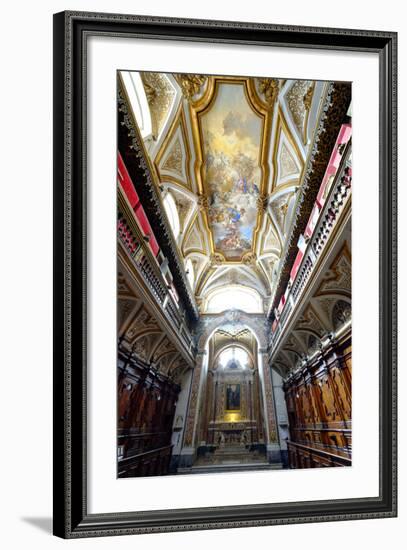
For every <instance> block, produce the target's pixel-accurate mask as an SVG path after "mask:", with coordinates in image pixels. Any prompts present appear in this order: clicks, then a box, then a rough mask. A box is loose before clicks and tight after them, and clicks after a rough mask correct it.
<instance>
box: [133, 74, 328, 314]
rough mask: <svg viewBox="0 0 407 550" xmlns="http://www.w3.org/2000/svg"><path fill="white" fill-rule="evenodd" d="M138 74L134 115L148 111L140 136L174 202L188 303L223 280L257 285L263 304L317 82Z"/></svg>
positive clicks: (320, 91) (289, 213) (204, 302)
mask: <svg viewBox="0 0 407 550" xmlns="http://www.w3.org/2000/svg"><path fill="white" fill-rule="evenodd" d="M129 74H137V73H129ZM138 74H140V75H141V78H138V80H137V79H136V78H135V79H134V88H135V89H136V93H137V94H138V95H140V96H143V95H144V97H143V98H142V101H139V104H140V105H144V106H146V109H147V110H145V111H144V112H143V113H142V119H141V120H140V121H138V124H139V126H140V124H142V125H143V124H144V122H148V121H149V117H150V118H151V121H150V126H151V128H152V133H151V135H150V136H144V137H143V139H144V145H145V148H146V152H147V153H148V155H149V158H150V160H151V165H152V167H153V172H154V176H155V177H154V180H155V183H156V185H157V188H158V189H159V191H160V193H161V197H162V199H163V200H164V198H165V196H166V195H167V194H171V195H172V198H173V199H174V203H175V204H176V207H177V210H178V216H179V222H180V224H179V225H180V233H179V235H178V236H177V238H176V241H177V242H176V244H177V245H178V248H179V251H180V254H181V256H182V257H183V258H184V260H185V262H187V261H188V265H189V268H188V270H189V275H190V276H191V277H190V281H191V283H190V285H191V289H192V291H193V292H194V294H195V298H196V302H197V305H198V308H199V309H200V311H201V312H207V308H208V303H209V300H210V296H211V295H212V294H213V293H215V292H216V291H217V289H219V288H220V287H225V286H227V285H231V284H233V285H241V286H245V287H249V288H251V289H253V290H255V291H256V292H258V293H259V295H260V297H261V299H262V303H263V306H264V308H265V310H266V309H267V307H268V304H269V303H270V299H271V297H272V295H273V289H274V286H275V284H276V281H277V280H278V273H279V269H280V258H281V256H282V255H283V254H284V250H285V242H286V240H287V237H288V235H289V232H290V228H291V224H292V220H293V217H294V213H295V209H296V203H297V197H298V190H299V188H300V186H301V184H302V176H303V168H304V165H305V161H306V159H307V157H308V155H309V153H310V150H311V146H312V143H313V135H314V132H315V129H316V128H317V127H318V124H319V121H320V117H321V113H322V107H321V106H322V104H323V102H324V101H325V97H326V93H327V84H325V83H323V82H312V81H297V80H284V79H278V78H271V77H268V78H251V77H237V76H208V75H206V76H205V75H193V74H171V73H138ZM138 108H139V106H138V105H135V109H134V110H135V111H137V109H138ZM147 126H148V124H146V127H147Z"/></svg>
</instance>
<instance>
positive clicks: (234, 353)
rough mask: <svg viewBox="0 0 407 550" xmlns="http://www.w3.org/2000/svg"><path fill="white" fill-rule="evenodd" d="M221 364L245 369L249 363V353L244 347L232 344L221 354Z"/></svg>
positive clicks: (221, 365) (228, 367)
mask: <svg viewBox="0 0 407 550" xmlns="http://www.w3.org/2000/svg"><path fill="white" fill-rule="evenodd" d="M218 361H219V365H220V367H221V368H226V369H239V368H240V369H244V368H246V367H247V365H248V364H249V354H248V353H247V351H245V350H244V349H242V348H238V347H236V346H231V347H230V348H226V349H225V350H223V351H222V353H221V354H220V355H219V359H218Z"/></svg>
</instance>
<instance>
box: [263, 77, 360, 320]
mask: <svg viewBox="0 0 407 550" xmlns="http://www.w3.org/2000/svg"><path fill="white" fill-rule="evenodd" d="M350 100H351V85H350V83H347V82H334V83H331V84H330V86H329V89H328V92H327V96H326V99H325V104H324V107H323V113H322V116H321V120H320V123H319V127H318V129H317V131H316V133H315V138H314V143H313V147H312V151H311V153H310V155H309V158H308V160H307V165H306V167H305V170H304V176H303V182H302V184H301V186H300V190H299V196H298V199H297V207H296V211H295V213H294V219H293V222H292V225H291V229H290V234H289V236H288V237H287V241H286V246H285V250H286V252H285V255H284V258H283V261H282V264H281V267H280V272H279V276H278V280H277V284H276V287H275V289H276V290H275V292H274V296H273V299H272V301H271V303H270V309H269V313H268V316H269V318H270V319H272V317H273V311H274V309H275V308H276V307H277V306H278V303H279V301H280V298H281V296H282V295H283V293H284V291H285V289H286V286H287V284H288V281H289V278H290V271H291V268H292V266H293V264H294V261H295V257H296V255H297V252H298V247H297V243H298V239H299V237H300V235H301V234H302V233H303V232H304V231H305V228H306V226H307V223H308V220H309V217H310V215H311V212H312V209H313V207H314V204H315V201H316V198H317V196H318V192H319V188H320V185H321V182H322V180H323V177H324V174H325V170H326V168H327V166H328V162H329V159H330V156H331V153H332V149H333V147H334V145H335V141H336V139H337V136H338V133H339V130H340V127H341V124H342V123H343V121H344V118H345V115H346V112H347V110H348V107H349V104H350Z"/></svg>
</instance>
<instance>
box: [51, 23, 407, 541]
mask: <svg viewBox="0 0 407 550" xmlns="http://www.w3.org/2000/svg"><path fill="white" fill-rule="evenodd" d="M92 36H108V37H112V38H114V37H116V38H117V39H123V38H126V37H137V38H142V39H146V40H149V39H151V38H153V39H155V40H177V41H180V42H182V43H187V42H189V43H194V42H195V43H202V42H205V43H209V44H211V43H212V44H215V43H217V44H219V43H220V44H237V45H240V46H242V47H244V46H248V45H251V44H255V45H257V46H267V47H270V48H273V47H286V48H297V49H308V50H310V51H317V50H327V51H328V50H329V51H332V50H336V51H346V52H350V53H353V52H354V53H357V52H370V53H373V54H376V55H377V56H378V60H379V86H380V89H379V112H378V113H377V116H378V117H379V141H380V143H379V159H378V160H379V191H380V198H379V208H380V211H379V232H380V236H379V240H380V251H379V265H380V296H378V297H377V298H378V301H379V324H380V328H379V378H380V383H379V386H380V387H379V408H380V412H379V415H380V420H381V421H380V426H379V496H377V497H363V496H361V497H359V498H349V499H337V500H335V499H332V500H331V499H329V500H322V501H321V500H316V501H299V502H284V503H269V504H267V503H264V504H243V505H233V506H217V505H216V503H214V504H213V506H210V507H200V508H178V509H177V508H176V509H161V510H144V511H138V512H132V511H131V510H129V511H126V512H118V511H115V510H111V511H109V512H108V513H103V514H102V513H100V514H94V513H89V512H88V470H87V466H88V464H87V445H88V443H87V437H88V433H87V414H88V402H87V390H88V380H87V353H88V352H89V350H88V348H87V331H88V326H87V307H88V305H87V292H88V280H87V254H88V248H87V211H88V206H89V205H88V204H87V186H86V169H87V148H86V145H87V133H86V116H87V113H86V99H87V84H88V82H87V77H88V75H87V40H88V39H89V37H92ZM396 56H397V35H396V33H393V32H377V31H364V30H350V29H331V28H312V27H296V26H282V25H273V24H270V25H265V24H256V23H238V22H229V21H209V20H206V21H203V20H188V19H171V18H161V17H146V16H136V15H119V14H102V13H86V12H62V13H58V14H55V15H54V534H55V535H57V536H59V537H63V538H76V537H94V536H105V535H120V534H141V533H154V532H165V531H181V530H197V529H215V528H227V527H248V526H262V525H276V524H289V523H300V522H321V521H333V520H348V519H349V520H351V519H367V518H384V517H394V516H395V515H396V514H397V441H396V437H397V430H396V415H397V411H396V406H397V401H396V400H397V396H396V366H397V364H396V362H397V351H396V345H397V334H396V328H397V327H396V316H397V310H396V303H397V265H396V261H397V241H396V239H397V234H396V182H397V171H396V161H397V149H396V146H397V144H396V140H397V126H396V117H397V104H396V101H397V65H396V63H397V61H396V59H397V57H396ZM112 368H113V365H112ZM239 403H240V402H239Z"/></svg>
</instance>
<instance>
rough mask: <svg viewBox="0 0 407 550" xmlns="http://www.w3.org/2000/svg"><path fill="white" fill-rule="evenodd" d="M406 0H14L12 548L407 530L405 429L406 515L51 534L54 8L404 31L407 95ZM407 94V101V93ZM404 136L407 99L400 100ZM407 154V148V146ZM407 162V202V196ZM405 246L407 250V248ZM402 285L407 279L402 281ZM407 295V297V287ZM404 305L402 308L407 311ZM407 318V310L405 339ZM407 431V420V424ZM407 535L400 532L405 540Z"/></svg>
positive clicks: (239, 541)
mask: <svg viewBox="0 0 407 550" xmlns="http://www.w3.org/2000/svg"><path fill="white" fill-rule="evenodd" d="M403 4H404V3H403V2H401V1H400V2H397V1H395V0H390V1H389V2H386V3H385V4H383V2H381V1H377V0H372V1H371V2H370V3H369V6H367V4H366V3H363V2H360V3H356V2H354V1H352V0H342V1H341V2H339V3H334V4H330V3H327V2H326V0H314V1H311V2H303V1H302V0H291V1H290V2H289V3H286V2H264V0H263V1H262V0H251V1H250V2H247V1H246V0H236V1H234V2H233V3H230V2H224V3H221V2H219V1H218V0H206V1H205V2H201V3H199V2H187V1H182V0H174V1H172V2H169V1H168V0H150V1H149V2H134V1H133V2H132V1H129V0H116V1H113V0H97V1H96V0H89V1H85V0H75V1H74V0H72V1H71V2H66V1H63V2H62V1H60V0H54V1H51V0H43V1H42V2H32V3H29V2H22V1H18V0H15V1H14V2H7V3H4V4H3V5H2V32H1V34H0V37H1V38H0V40H1V41H2V44H1V50H0V51H1V57H2V61H1V65H0V66H1V86H0V94H1V98H0V128H1V148H0V150H1V152H2V156H1V163H0V170H1V177H0V181H1V187H0V189H1V197H0V230H1V233H0V235H1V238H0V243H1V260H2V269H1V271H0V278H1V285H0V304H1V314H2V315H1V332H0V334H1V342H2V345H1V347H0V353H1V360H0V365H1V374H2V377H4V380H3V379H2V383H1V384H0V407H1V418H2V451H1V454H0V461H1V468H0V476H1V477H0V480H1V484H0V488H1V489H0V493H1V497H0V499H1V516H0V517H1V519H2V522H1V524H2V528H1V531H0V541H1V545H2V547H3V548H6V549H7V550H8V549H14V548H27V547H29V548H41V549H43V550H48V549H54V548H60V547H62V546H63V545H69V547H70V548H79V547H84V546H85V547H86V548H112V547H113V545H115V547H116V546H119V547H120V548H134V547H135V545H139V547H146V548H152V549H155V548H157V549H158V548H162V547H163V546H171V547H172V548H177V549H178V548H179V549H184V548H185V549H186V548H191V545H193V547H194V548H196V549H199V548H208V547H211V546H212V547H216V548H222V547H225V546H227V547H228V548H233V549H234V550H238V549H241V548H247V547H248V546H250V547H256V546H257V545H258V546H259V547H261V546H262V545H265V546H264V547H272V546H274V547H277V546H280V547H283V548H287V549H290V548H295V547H298V546H301V547H302V548H304V549H308V548H313V549H315V550H319V549H326V548H329V550H335V549H341V550H343V548H344V547H345V544H348V545H349V547H350V548H356V547H358V546H359V545H360V543H362V544H363V546H364V547H365V548H369V549H370V550H375V549H379V548H380V549H381V548H383V547H389V545H391V544H394V543H396V541H398V540H403V539H404V538H405V535H404V532H405V529H403V519H405V517H406V513H405V510H406V506H405V500H406V499H405V494H406V473H405V468H403V467H402V465H403V462H404V463H405V461H406V442H405V438H403V439H402V440H401V441H400V465H401V472H400V475H399V479H400V506H399V515H400V517H399V518H395V519H388V520H367V521H359V522H357V521H352V522H337V523H323V524H318V525H315V524H307V525H291V526H278V527H262V528H251V529H233V530H217V531H202V532H192V533H175V534H162V535H161V534H160V535H143V536H139V537H136V538H135V537H120V538H115V539H112V538H103V539H88V540H87V539H82V540H75V541H70V542H65V541H62V540H60V539H57V538H54V537H52V536H51V534H50V532H51V506H52V483H51V471H52V470H51V468H52V463H51V454H52V453H51V450H52V441H51V429H52V403H51V395H52V294H51V288H52V130H51V128H52V126H51V124H52V110H51V109H52V13H53V12H57V11H61V10H63V9H78V10H88V11H105V12H122V13H139V14H146V15H163V16H178V17H195V18H208V19H226V20H228V19H234V20H249V21H259V22H265V23H266V22H270V23H284V24H298V25H312V26H331V27H353V28H362V29H378V30H392V31H398V32H399V33H400V34H399V56H400V63H399V79H400V82H399V97H400V98H403V96H404V97H405V95H406V78H407V71H406V49H407V48H406V42H407V31H406V30H405V25H404V26H403V23H404V22H405V14H404V13H403ZM400 103H401V102H400ZM399 116H400V119H399V127H400V129H401V131H400V145H399V150H400V152H403V151H405V150H406V146H407V142H406V141H407V140H406V134H405V132H404V131H403V129H404V127H405V124H406V123H407V119H406V107H405V104H404V103H401V104H400V106H399ZM400 157H401V158H402V155H401V154H400ZM405 176H406V170H405V166H404V165H402V164H401V163H400V178H399V181H400V182H401V184H400V189H399V204H400V206H402V205H403V204H404V202H405V201H406V199H407V195H406V186H405V184H404V182H405V181H406V177H405ZM406 218H407V217H406V216H401V217H400V226H399V235H400V241H401V242H402V246H401V247H400V257H399V260H400V276H399V279H400V282H401V281H402V280H403V279H405V277H406V271H405V268H406V254H405V250H406V246H405V244H404V239H405V238H406V236H407V233H406V223H407V222H406ZM403 250H404V252H403ZM403 276H404V277H403ZM400 287H401V284H400ZM399 300H400V302H399V307H400V309H401V307H402V306H403V305H404V303H405V291H404V288H400V291H399ZM400 317H402V316H400ZM405 328H406V323H405V321H404V322H403V319H402V318H401V319H400V333H401V334H400V341H403V336H404V332H405ZM406 361H407V357H406V353H405V349H401V350H400V375H399V378H400V388H406V387H407V375H406V369H405V368H404V366H405V364H406ZM406 403H407V400H406V399H403V395H402V392H400V410H399V422H400V425H401V427H402V428H401V429H402V430H403V427H404V432H405V425H406V424H405V423H406V409H407V404H406ZM400 433H402V432H400ZM397 547H400V544H398V545H397V546H396V548H397Z"/></svg>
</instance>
